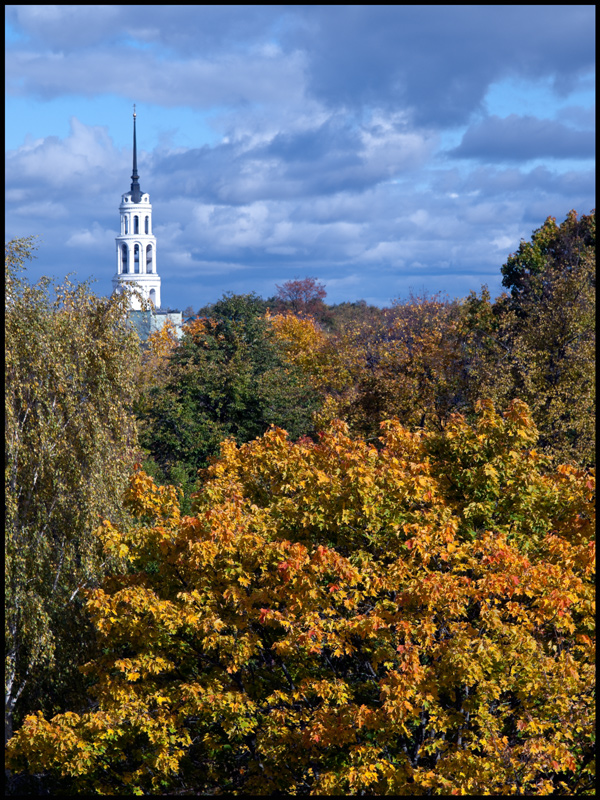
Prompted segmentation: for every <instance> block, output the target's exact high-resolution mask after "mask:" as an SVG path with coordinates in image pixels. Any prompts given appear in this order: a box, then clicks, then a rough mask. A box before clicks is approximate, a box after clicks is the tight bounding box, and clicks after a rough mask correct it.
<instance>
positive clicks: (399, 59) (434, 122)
mask: <svg viewBox="0 0 600 800" xmlns="http://www.w3.org/2000/svg"><path fill="white" fill-rule="evenodd" d="M313 9H314V10H313ZM313 9H311V13H310V14H307V15H306V16H305V18H304V21H305V25H304V26H299V27H298V28H292V29H291V30H289V31H288V39H289V42H290V44H293V45H294V46H299V47H301V48H302V49H303V50H305V51H306V52H307V53H309V54H310V58H309V59H308V61H307V76H308V87H309V91H310V92H312V93H313V94H314V95H315V96H316V97H318V98H319V99H320V100H321V101H323V102H325V103H326V104H328V105H333V106H340V105H342V106H345V107H350V108H356V107H363V106H364V105H367V106H368V105H374V106H377V107H383V108H395V109H398V108H404V109H410V110H411V111H412V114H413V119H414V121H415V123H416V124H418V125H426V126H435V127H440V126H448V125H458V124H462V123H465V122H467V121H468V118H469V116H470V115H471V113H472V112H473V111H476V110H478V109H479V108H480V107H481V104H482V101H483V98H484V96H485V92H486V89H487V87H488V86H489V85H490V84H491V83H492V82H494V81H499V80H501V79H502V78H504V77H507V76H512V75H518V76H521V77H526V78H529V79H538V78H541V77H551V78H552V79H554V83H555V88H556V90H557V91H559V90H560V91H566V90H568V89H569V88H573V87H574V86H575V85H576V84H577V82H578V81H579V80H580V79H581V78H582V77H583V76H585V75H587V74H589V73H591V72H592V71H593V70H594V63H595V50H594V29H595V25H594V11H593V9H592V7H586V6H577V7H575V8H573V7H570V6H545V7H544V9H543V11H540V8H539V7H533V6H455V5H453V6H364V5H362V6H319V7H313Z"/></svg>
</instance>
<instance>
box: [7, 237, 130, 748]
mask: <svg viewBox="0 0 600 800" xmlns="http://www.w3.org/2000/svg"><path fill="white" fill-rule="evenodd" d="M33 247H34V243H33V239H31V238H30V239H16V240H13V241H11V242H8V243H7V244H6V246H5V256H6V271H7V293H6V306H5V315H6V317H5V359H6V360H5V425H6V429H5V430H6V445H5V446H6V470H5V491H6V533H5V557H6V573H5V575H6V599H5V614H6V617H5V620H6V623H5V624H6V660H5V670H6V673H5V674H6V686H5V689H6V706H5V736H7V737H10V736H11V734H12V729H13V726H14V724H15V722H16V724H18V723H19V721H20V719H22V717H23V715H24V714H25V713H28V712H32V711H34V710H37V709H42V710H43V711H44V712H46V713H55V712H56V711H58V710H61V709H63V708H64V707H65V704H68V703H70V702H73V701H74V697H75V696H76V695H77V692H80V691H82V690H83V686H82V681H81V677H80V675H79V673H78V671H77V669H76V665H77V664H78V663H81V659H82V658H83V660H85V659H86V658H89V653H90V647H91V629H90V626H89V624H86V621H85V620H86V618H85V613H84V608H83V598H82V596H81V591H80V590H81V588H82V586H84V585H92V584H94V582H96V581H99V580H100V579H101V577H102V575H103V563H102V562H103V559H102V551H101V548H99V547H98V541H97V538H96V537H94V536H93V534H92V531H93V529H94V528H95V527H96V526H97V524H98V518H99V515H100V512H102V513H103V514H106V513H107V512H108V513H110V514H114V515H115V518H116V519H119V509H120V508H121V494H122V492H123V490H124V488H125V486H126V483H127V478H128V475H129V473H130V471H131V468H132V465H133V463H134V462H135V460H136V454H135V446H136V435H135V421H134V418H133V414H132V411H131V407H132V402H133V386H134V384H133V380H134V371H135V365H136V361H137V358H138V346H137V336H136V335H135V333H134V332H133V331H132V330H131V329H130V327H129V326H128V323H127V315H126V308H125V305H124V300H123V299H121V298H118V297H112V298H110V299H108V300H107V299H104V298H98V297H95V296H94V295H93V294H91V293H90V291H89V289H88V287H87V285H85V284H75V283H73V282H71V281H69V280H66V281H65V282H64V283H63V284H62V285H60V286H52V283H51V281H50V280H49V279H48V278H42V279H41V280H40V281H39V282H38V283H37V284H35V285H31V284H30V283H28V281H27V279H26V276H25V275H24V274H23V270H24V262H25V261H26V260H27V259H28V258H30V257H31V256H32V249H33ZM52 294H54V297H52ZM109 509H110V511H109Z"/></svg>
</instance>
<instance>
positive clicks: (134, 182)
mask: <svg viewBox="0 0 600 800" xmlns="http://www.w3.org/2000/svg"><path fill="white" fill-rule="evenodd" d="M136 117H137V114H136V113H135V103H134V104H133V172H132V173H131V200H132V202H133V203H139V202H140V200H141V199H142V190H141V189H140V184H139V175H138V171H137V142H136V135H135V120H136Z"/></svg>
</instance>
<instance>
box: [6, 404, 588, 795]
mask: <svg viewBox="0 0 600 800" xmlns="http://www.w3.org/2000/svg"><path fill="white" fill-rule="evenodd" d="M381 434H382V438H381V442H380V447H379V448H376V447H374V446H373V445H371V444H368V443H366V442H365V441H364V440H362V439H360V438H352V437H350V436H349V434H348V428H347V426H346V425H345V424H344V423H341V422H334V423H333V424H332V425H331V427H330V428H329V429H328V430H327V431H325V432H324V433H323V435H322V436H321V437H320V439H319V441H318V442H312V441H310V440H308V439H304V440H301V441H298V442H296V443H294V442H292V441H291V440H290V439H289V437H288V436H287V435H286V433H285V432H284V431H282V430H280V429H271V430H270V431H269V432H267V433H266V434H265V436H264V437H262V438H259V439H256V440H254V441H252V442H249V443H247V444H243V445H241V446H239V447H238V446H236V444H235V443H234V442H233V441H232V440H228V441H226V442H225V443H224V444H223V445H222V449H221V457H220V459H219V460H218V461H216V462H215V463H214V464H213V465H212V466H211V467H210V468H209V469H208V471H207V473H206V477H205V480H204V482H203V485H202V487H201V489H200V491H199V492H198V494H197V496H196V498H195V504H194V508H193V514H192V516H188V517H182V516H181V515H180V512H179V506H178V501H177V497H176V494H175V492H174V490H171V489H169V488H167V487H156V486H155V485H154V484H153V482H152V481H151V479H149V478H148V476H146V475H144V474H143V473H142V472H141V471H138V472H136V473H135V474H134V475H133V477H132V480H131V484H130V488H129V490H128V493H127V503H128V506H129V509H130V511H131V513H132V514H133V515H135V516H136V517H137V519H138V520H139V523H138V525H137V526H134V527H133V528H131V529H128V530H126V529H124V528H123V527H121V526H119V525H117V524H112V523H110V522H108V521H105V522H104V523H103V525H102V526H101V528H100V530H99V535H100V537H101V539H102V541H103V543H104V547H105V548H106V552H107V554H111V555H112V557H114V558H121V559H122V560H123V562H124V565H126V566H127V569H126V570H125V571H124V572H123V573H122V574H119V575H114V576H113V577H112V578H110V579H108V580H107V581H106V582H105V584H104V585H103V586H102V587H101V588H97V589H94V590H90V591H88V592H87V593H86V594H87V600H88V608H89V611H90V613H91V614H92V616H93V619H94V624H95V626H96V628H97V630H98V634H99V636H100V637H101V640H102V645H103V649H102V655H101V656H100V657H99V658H97V659H95V660H93V661H91V662H90V663H89V664H88V665H87V666H86V668H85V671H86V673H87V674H88V675H89V676H90V678H91V679H93V680H94V681H95V684H94V687H93V699H94V703H95V705H94V706H93V707H92V708H91V709H83V710H82V709H74V710H73V711H71V712H69V713H65V714H61V715H58V716H56V717H54V718H53V719H51V720H47V719H45V718H44V717H43V716H42V715H40V714H38V715H34V716H30V717H28V718H27V720H26V722H25V724H24V726H23V727H22V728H21V730H20V731H19V732H18V733H17V734H16V736H15V737H13V739H12V740H11V742H10V743H9V747H8V763H9V765H10V766H11V768H13V769H21V770H23V769H29V770H30V771H51V772H52V773H54V774H57V775H62V776H64V777H65V778H68V779H69V780H70V781H71V784H70V787H69V788H70V790H71V791H73V792H75V793H77V792H94V793H99V794H132V793H138V794H148V793H149V794H152V793H164V792H171V793H182V792H188V793H215V792H216V793H237V794H285V793H289V794H342V795H343V794H351V795H352V794H372V795H383V794H392V795H424V794H441V795H453V794H467V795H473V796H478V795H505V794H512V795H514V794H522V795H532V794H559V795H574V794H592V793H593V792H594V785H595V782H594V741H595V734H594V647H593V642H594V611H593V598H594V563H595V562H594V543H593V535H594V525H593V492H594V479H593V474H592V473H591V472H586V471H585V470H578V469H575V468H574V467H571V466H568V465H567V466H559V467H558V468H557V469H552V468H550V467H549V465H548V463H547V460H546V459H545V458H544V457H542V456H541V455H540V454H539V453H538V452H537V451H536V450H535V449H534V446H535V441H536V438H537V433H536V430H535V428H534V426H533V424H532V422H531V418H530V416H529V413H528V410H527V407H526V406H525V405H524V404H523V403H520V402H518V401H515V402H513V403H512V404H511V405H510V407H509V408H508V410H507V411H506V413H505V414H504V415H499V414H498V413H497V412H496V411H495V410H494V408H493V406H492V405H491V404H490V403H482V404H480V405H479V406H478V409H477V419H476V420H475V421H474V423H473V424H469V423H468V422H467V421H466V420H465V418H464V417H462V416H461V415H454V416H451V417H450V418H449V420H448V423H447V425H446V426H445V428H444V429H443V430H440V431H429V432H426V431H422V430H421V431H418V432H414V433H413V432H410V431H409V430H407V429H406V428H404V427H402V426H401V425H400V424H399V423H398V422H397V421H394V420H391V421H388V422H386V423H385V424H384V425H383V426H382V431H381Z"/></svg>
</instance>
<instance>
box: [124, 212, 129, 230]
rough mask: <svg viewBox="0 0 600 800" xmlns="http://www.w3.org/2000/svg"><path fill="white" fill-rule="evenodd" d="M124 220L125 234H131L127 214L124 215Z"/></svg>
mask: <svg viewBox="0 0 600 800" xmlns="http://www.w3.org/2000/svg"><path fill="white" fill-rule="evenodd" d="M123 219H124V220H125V227H124V228H123V233H129V230H128V228H129V225H128V224H127V222H128V220H127V214H123Z"/></svg>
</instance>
